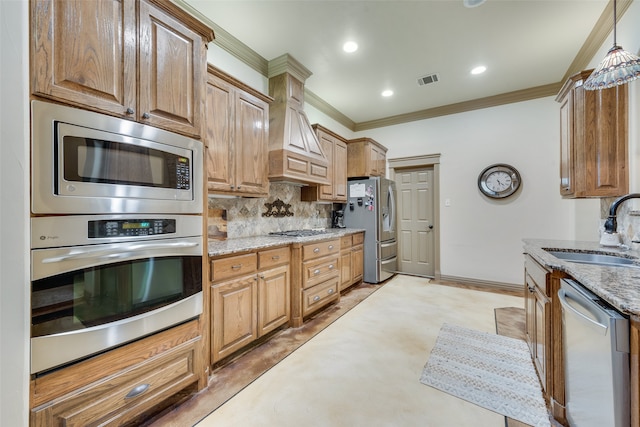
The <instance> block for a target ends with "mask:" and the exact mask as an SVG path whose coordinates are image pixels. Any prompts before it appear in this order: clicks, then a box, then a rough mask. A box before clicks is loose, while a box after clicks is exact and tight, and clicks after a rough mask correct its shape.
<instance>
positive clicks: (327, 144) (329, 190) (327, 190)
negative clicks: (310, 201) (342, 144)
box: [318, 131, 335, 200]
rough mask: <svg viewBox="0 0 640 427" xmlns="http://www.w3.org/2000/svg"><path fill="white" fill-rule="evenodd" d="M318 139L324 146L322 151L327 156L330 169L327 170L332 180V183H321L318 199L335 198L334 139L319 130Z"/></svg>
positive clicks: (329, 178) (330, 180)
mask: <svg viewBox="0 0 640 427" xmlns="http://www.w3.org/2000/svg"><path fill="white" fill-rule="evenodd" d="M318 141H319V142H320V147H322V151H324V155H325V156H326V158H327V160H328V162H329V165H328V166H329V170H328V172H327V179H328V180H329V182H331V184H330V185H321V186H320V187H319V188H318V199H320V200H333V179H334V173H333V165H334V160H335V154H334V139H333V137H332V136H330V135H327V134H326V133H324V132H322V131H319V132H318Z"/></svg>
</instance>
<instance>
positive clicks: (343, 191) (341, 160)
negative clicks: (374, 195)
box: [332, 140, 347, 202]
mask: <svg viewBox="0 0 640 427" xmlns="http://www.w3.org/2000/svg"><path fill="white" fill-rule="evenodd" d="M332 182H333V200H334V201H335V202H346V201H347V144H345V143H344V142H342V141H339V140H336V141H335V144H334V146H333V181H332Z"/></svg>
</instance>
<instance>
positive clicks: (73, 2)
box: [31, 0, 137, 118]
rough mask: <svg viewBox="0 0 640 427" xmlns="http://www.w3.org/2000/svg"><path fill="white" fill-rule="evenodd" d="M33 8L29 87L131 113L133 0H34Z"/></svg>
mask: <svg viewBox="0 0 640 427" xmlns="http://www.w3.org/2000/svg"><path fill="white" fill-rule="evenodd" d="M32 8H33V10H32V14H31V15H32V22H31V28H32V31H33V37H32V45H31V55H32V65H31V69H32V71H31V89H32V92H33V93H35V94H38V95H41V96H45V97H49V98H53V99H57V100H60V101H64V102H69V103H71V104H75V105H79V106H82V107H85V108H90V109H93V110H99V111H102V112H106V113H110V114H115V115H119V116H123V117H131V118H135V115H134V113H135V111H134V110H135V108H136V96H137V94H136V43H135V37H131V35H130V33H131V32H132V31H135V26H136V23H135V2H133V1H132V0H95V1H90V2H89V1H85V0H59V1H53V0H38V1H34V2H32ZM128 108H130V109H131V114H128V113H127V109H128Z"/></svg>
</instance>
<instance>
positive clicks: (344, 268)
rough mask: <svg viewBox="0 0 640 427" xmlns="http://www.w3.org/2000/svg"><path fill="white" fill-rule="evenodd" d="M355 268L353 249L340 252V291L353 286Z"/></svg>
mask: <svg viewBox="0 0 640 427" xmlns="http://www.w3.org/2000/svg"><path fill="white" fill-rule="evenodd" d="M352 277H353V268H352V266H351V248H349V249H347V250H344V251H342V252H340V290H341V291H342V290H344V289H346V288H348V287H349V286H350V285H351V279H352Z"/></svg>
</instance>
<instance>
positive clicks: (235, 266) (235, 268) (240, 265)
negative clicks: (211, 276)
mask: <svg viewBox="0 0 640 427" xmlns="http://www.w3.org/2000/svg"><path fill="white" fill-rule="evenodd" d="M239 268H242V264H238V265H232V266H231V269H232V270H237V269H239Z"/></svg>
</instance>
